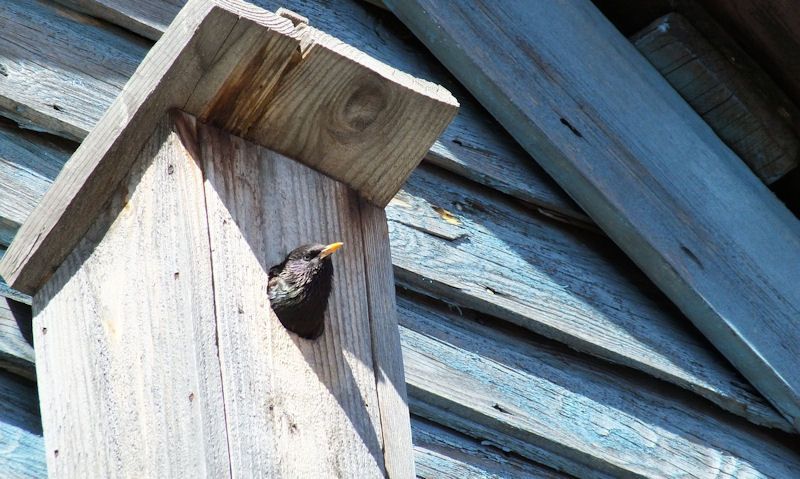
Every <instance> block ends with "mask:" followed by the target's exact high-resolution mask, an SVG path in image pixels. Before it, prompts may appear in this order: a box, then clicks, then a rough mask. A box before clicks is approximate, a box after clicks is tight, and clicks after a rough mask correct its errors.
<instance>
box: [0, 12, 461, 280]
mask: <svg viewBox="0 0 800 479" xmlns="http://www.w3.org/2000/svg"><path fill="white" fill-rule="evenodd" d="M173 25H174V28H173V29H172V30H170V31H168V32H167V33H166V34H165V37H164V38H163V39H162V40H163V41H160V42H159V43H158V44H157V45H156V46H155V47H154V48H153V49H152V50H151V51H150V52H149V53H148V56H147V58H145V60H144V61H143V62H142V64H141V66H140V68H139V69H138V70H137V73H136V74H135V75H134V76H133V79H132V81H131V82H130V83H129V84H128V85H127V87H126V89H125V90H124V91H123V92H122V93H121V95H120V97H118V98H117V100H115V103H114V105H112V106H111V107H110V109H109V110H108V112H107V113H106V115H105V116H104V119H103V120H101V122H100V123H98V127H97V128H96V129H95V130H93V133H92V135H90V136H89V137H88V138H87V139H86V140H85V141H84V142H83V143H82V144H81V147H79V148H78V150H77V151H76V153H75V155H74V157H73V159H72V160H71V161H70V162H69V164H68V165H67V167H66V168H65V170H63V172H62V175H61V177H60V179H59V180H57V181H56V184H55V186H54V188H53V189H52V190H51V191H50V192H49V193H48V195H47V196H46V197H45V198H44V199H43V201H42V203H41V205H42V206H41V207H40V209H39V210H38V212H34V213H33V214H32V219H31V220H30V221H29V222H28V223H27V224H26V226H25V227H24V228H23V230H22V232H21V233H20V235H19V236H20V238H21V239H20V240H19V244H18V245H14V244H12V246H11V247H10V248H9V250H8V253H7V254H6V256H5V257H4V260H3V263H2V264H0V271H2V272H3V273H4V274H3V276H4V277H5V278H6V280H7V281H8V282H9V284H11V285H12V286H14V287H16V288H17V289H20V290H22V291H25V292H32V291H34V290H35V289H36V288H37V287H38V286H39V285H41V283H42V282H43V281H45V280H46V278H47V277H48V276H49V275H50V274H51V273H52V270H53V268H54V267H56V266H57V265H58V264H59V263H60V261H61V260H62V259H63V257H64V256H65V254H66V253H67V252H68V251H69V249H70V248H71V247H72V246H73V245H74V243H75V242H76V241H77V239H78V238H79V237H80V235H81V234H82V233H83V232H84V231H85V230H86V228H88V224H89V222H90V221H91V219H92V216H93V213H95V212H96V208H97V206H96V205H98V204H102V203H103V202H104V201H105V199H106V198H107V196H108V195H109V194H110V193H109V192H110V188H111V186H109V185H114V184H116V182H117V181H119V177H120V175H122V174H124V172H125V171H126V167H127V166H128V165H129V164H130V161H131V160H130V157H131V155H132V153H131V152H135V151H136V150H137V145H138V144H140V143H141V140H142V136H143V135H145V134H146V132H148V131H149V130H150V128H151V127H152V122H153V115H158V114H163V112H164V111H166V110H167V109H168V108H169V107H171V106H179V107H182V108H184V109H185V110H186V111H188V112H191V113H193V114H196V115H199V116H200V117H201V118H203V119H206V120H209V121H211V122H212V123H214V124H216V125H220V126H223V127H225V128H226V129H229V130H231V131H233V132H234V133H238V134H242V135H243V136H245V137H246V138H249V139H255V140H256V141H257V142H258V143H260V144H263V145H266V146H268V147H270V148H271V149H273V150H276V151H279V152H283V153H288V154H290V155H291V156H292V157H293V158H295V159H297V160H298V161H302V162H303V163H305V164H309V165H311V166H313V167H314V168H316V169H318V170H320V171H322V172H324V173H326V174H328V175H330V176H331V177H333V178H336V179H338V180H340V181H342V182H343V183H345V184H347V185H349V186H351V187H352V188H354V189H355V190H356V191H358V193H359V194H360V195H362V196H363V197H365V198H366V199H368V200H369V201H372V202H373V203H376V204H378V205H379V206H383V205H385V204H386V202H388V201H389V199H390V198H391V197H392V196H393V195H394V193H396V191H397V189H398V188H399V187H400V185H401V184H402V182H403V181H404V180H405V178H406V177H407V176H408V174H409V173H410V171H411V170H412V169H413V168H414V167H415V166H416V165H417V164H418V163H419V161H420V160H421V158H422V155H423V154H424V152H425V151H427V149H428V148H429V147H430V145H431V144H432V143H433V141H434V140H435V139H436V137H437V136H438V135H439V133H440V132H441V130H442V129H444V127H445V126H446V125H447V123H448V122H449V121H450V119H451V118H452V116H453V115H455V112H456V109H457V102H456V101H455V99H454V98H453V97H452V96H451V95H450V93H449V92H447V90H445V89H444V88H442V87H439V86H438V85H434V84H431V83H429V82H426V81H423V80H419V79H416V78H414V77H411V76H410V75H408V74H405V73H402V72H399V71H397V70H394V69H392V68H391V67H388V66H386V65H384V64H382V63H380V62H378V61H376V60H374V59H372V58H370V57H368V56H367V55H366V54H363V53H360V52H358V51H357V50H355V49H353V48H352V47H349V46H347V45H345V44H343V43H341V42H340V41H338V40H336V39H334V38H332V37H329V36H327V35H325V34H323V33H321V32H318V31H316V30H314V29H312V28H310V27H306V28H303V27H298V30H299V33H298V32H296V31H295V30H294V26H293V25H292V24H291V22H289V21H288V20H286V19H283V18H281V17H278V16H276V15H274V14H272V13H270V12H267V11H266V10H263V9H260V8H258V7H255V6H253V5H251V4H247V3H244V2H242V1H239V0H217V2H216V3H215V2H211V1H209V0H194V1H193V2H191V3H189V4H187V6H186V7H185V8H184V9H183V10H182V11H181V13H180V18H179V19H176V21H175V22H174V24H173ZM300 35H303V39H302V40H301V39H299V36H300ZM300 44H302V46H303V47H304V50H303V52H302V55H300V52H298V51H297V50H298V45H300ZM287 69H288V71H285V70H287ZM279 80H280V84H279ZM342 80H345V81H342ZM276 131H280V134H278V135H277V136H276V135H275V132H276ZM112 158H113V162H112V161H111V159H112ZM365 172H369V173H365ZM93 208H94V209H93ZM76 211H81V214H80V216H79V218H80V219H75V218H68V217H71V216H73V214H74V213H75V212H76ZM3 264H5V266H3Z"/></svg>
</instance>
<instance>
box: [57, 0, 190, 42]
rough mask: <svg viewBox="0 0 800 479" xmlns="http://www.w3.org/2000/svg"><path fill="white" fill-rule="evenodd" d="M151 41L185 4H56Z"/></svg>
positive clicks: (80, 0)
mask: <svg viewBox="0 0 800 479" xmlns="http://www.w3.org/2000/svg"><path fill="white" fill-rule="evenodd" d="M56 1H57V2H58V3H61V4H62V5H66V6H68V7H71V8H73V9H75V10H77V11H79V12H81V13H85V14H87V15H91V16H93V17H97V18H102V19H103V20H106V21H108V22H110V23H113V24H115V25H119V26H121V27H122V28H125V29H128V30H130V31H132V32H134V33H137V34H139V35H141V36H143V37H145V38H149V39H150V40H153V41H155V40H158V39H159V38H160V37H161V34H163V33H164V30H166V29H167V27H168V26H169V23H170V22H171V21H172V19H173V18H175V15H177V14H178V11H180V9H181V7H182V6H183V5H184V4H185V3H186V0H136V1H135V2H132V1H130V0H56Z"/></svg>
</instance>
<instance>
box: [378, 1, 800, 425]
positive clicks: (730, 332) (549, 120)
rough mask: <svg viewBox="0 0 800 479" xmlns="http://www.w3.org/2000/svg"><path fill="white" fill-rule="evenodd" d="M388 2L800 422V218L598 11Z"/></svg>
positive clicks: (578, 5)
mask: <svg viewBox="0 0 800 479" xmlns="http://www.w3.org/2000/svg"><path fill="white" fill-rule="evenodd" d="M387 5H388V6H389V7H390V9H392V11H394V12H395V13H396V14H397V15H398V16H399V17H400V18H401V20H403V21H404V23H406V24H407V25H409V26H410V28H411V29H412V30H413V31H414V32H415V33H416V34H417V35H418V36H419V37H420V38H421V39H422V40H423V41H424V42H425V43H426V45H428V47H429V48H431V49H432V50H433V51H434V53H435V54H436V55H437V56H438V57H439V58H440V59H441V60H442V62H443V63H444V64H445V65H446V66H447V67H448V68H449V69H450V70H451V71H453V72H454V73H455V74H456V76H457V77H458V78H459V79H460V80H461V81H462V82H463V83H464V84H465V85H466V86H467V87H468V88H469V89H470V90H471V91H472V92H473V94H475V95H476V96H477V97H478V98H479V100H481V102H482V104H483V105H484V106H486V107H487V108H488V109H489V110H490V111H491V112H492V113H493V114H494V116H495V117H496V118H498V119H499V120H500V123H501V124H503V126H504V127H505V128H506V129H507V130H508V131H509V132H510V133H511V134H512V135H513V136H514V137H515V138H516V139H517V140H518V141H519V142H520V143H521V144H522V145H523V147H525V149H526V150H527V151H528V152H530V153H531V154H532V155H533V156H534V157H535V158H536V160H537V161H538V162H539V163H540V164H541V165H542V166H544V167H545V169H546V170H547V171H548V172H549V173H550V174H551V175H553V177H554V178H555V179H556V181H557V182H558V183H559V184H560V185H561V186H562V187H564V188H565V189H566V190H567V191H568V192H569V193H570V195H571V196H572V197H573V198H574V199H575V200H576V201H577V202H578V204H580V205H581V206H582V207H584V209H585V210H586V211H587V213H589V215H590V216H591V217H592V218H593V219H594V220H595V221H596V222H597V223H598V225H599V226H601V227H602V228H603V229H604V231H606V233H607V234H609V236H610V237H611V238H612V239H613V240H614V241H615V242H616V243H617V244H618V245H619V246H620V247H621V248H622V249H623V250H624V251H625V252H626V254H628V255H629V256H630V257H631V258H633V260H634V261H635V262H636V263H637V265H639V267H641V268H642V269H643V270H644V271H645V272H646V274H648V276H649V277H650V278H651V279H652V280H653V282H654V283H656V284H657V285H658V286H659V287H660V288H661V289H662V290H663V291H664V292H665V293H666V294H667V296H668V297H669V298H670V299H671V300H672V301H673V302H675V304H677V305H678V307H679V308H680V309H681V310H682V311H683V312H684V314H686V316H687V317H688V318H689V319H691V320H692V322H693V323H694V324H695V325H696V326H697V328H698V329H700V330H701V331H702V332H703V334H704V335H705V336H706V337H708V338H709V339H710V340H711V342H712V343H713V344H714V345H715V346H716V348H717V349H719V350H720V351H721V352H722V353H723V354H724V355H725V356H726V357H727V358H728V360H729V361H731V363H733V364H734V365H735V366H736V368H737V369H738V370H739V371H740V372H741V373H742V374H743V375H744V376H745V377H746V378H747V379H748V380H749V381H750V382H751V383H752V384H753V385H754V386H755V387H756V388H757V389H758V390H759V391H760V392H761V393H762V394H764V396H765V397H767V399H769V400H770V401H771V403H772V404H773V405H774V406H775V407H776V408H777V409H778V410H779V411H780V412H781V413H783V414H784V416H785V417H786V418H787V419H788V420H789V421H790V422H791V423H792V424H793V425H794V427H795V428H796V429H798V430H800V369H798V368H797V367H796V359H797V358H798V357H800V328H798V325H797V324H796V321H795V318H797V317H800V289H798V288H797V287H796V285H795V284H794V281H793V280H792V279H793V278H798V277H800V261H798V258H800V222H798V221H797V218H795V217H794V216H793V215H792V214H791V213H790V212H789V211H788V210H787V209H786V208H785V207H784V205H783V204H782V203H780V201H778V200H777V198H776V197H775V196H774V195H773V194H772V193H771V192H770V191H769V190H768V189H767V188H766V186H764V185H763V183H761V182H760V181H759V180H758V178H756V177H755V175H753V173H752V172H751V171H750V170H749V169H748V168H747V167H746V166H745V165H744V164H743V163H742V162H741V161H740V160H739V159H738V158H737V157H736V156H735V155H734V154H733V153H732V152H731V150H730V149H729V148H727V147H726V146H725V145H724V144H723V143H722V142H721V141H720V140H719V138H718V137H717V136H716V135H715V134H714V133H713V132H712V131H711V129H710V128H708V126H707V125H706V124H705V122H703V121H702V119H701V118H699V116H698V115H697V114H696V113H695V112H694V111H693V110H692V109H691V107H690V106H689V105H688V104H686V102H685V101H684V100H683V99H682V98H680V96H679V95H678V94H677V93H676V92H675V90H674V89H673V88H672V87H671V86H670V85H669V84H668V83H667V82H666V80H664V78H663V77H662V76H661V75H660V74H659V73H658V72H657V71H656V70H655V69H654V68H653V67H652V66H651V65H650V64H649V63H647V61H646V60H645V59H644V58H643V57H642V56H641V54H639V52H637V51H636V49H635V48H634V47H633V46H632V45H631V44H630V43H629V42H628V40H627V39H626V38H624V37H623V36H622V35H621V34H620V33H619V31H617V30H616V29H615V28H614V26H613V25H611V23H610V22H609V21H608V20H607V19H606V18H605V17H604V16H603V15H602V14H601V13H600V12H599V11H598V10H597V8H596V7H594V6H593V5H592V4H591V2H590V1H588V0H580V1H572V2H562V3H549V2H548V3H535V4H530V5H529V4H524V3H523V2H517V3H514V4H510V5H508V6H507V8H502V9H499V8H494V7H493V6H491V5H489V4H488V3H481V4H479V5H477V6H470V7H467V6H466V5H463V4H457V5H456V6H454V5H453V4H451V3H450V2H445V1H440V0H419V1H406V2H398V1H395V0H392V1H388V2H387ZM598 46H600V47H598ZM600 86H602V88H601V90H600V92H601V93H598V88H599V87H600ZM631 105H637V106H639V105H641V106H642V107H641V108H632V107H631ZM645 105H646V107H644V106H645ZM710 173H713V174H710Z"/></svg>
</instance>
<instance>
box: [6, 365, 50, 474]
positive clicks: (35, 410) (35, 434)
mask: <svg viewBox="0 0 800 479" xmlns="http://www.w3.org/2000/svg"><path fill="white" fill-rule="evenodd" d="M0 451H2V454H0V471H2V475H3V477H8V478H14V479H17V478H19V479H27V478H42V479H43V478H46V477H47V468H46V466H45V459H44V455H45V453H44V439H43V438H42V425H41V422H40V421H39V401H38V399H37V397H36V386H35V385H34V384H32V383H30V382H28V381H25V380H24V379H20V378H17V377H14V376H13V375H11V374H9V373H8V372H5V371H0Z"/></svg>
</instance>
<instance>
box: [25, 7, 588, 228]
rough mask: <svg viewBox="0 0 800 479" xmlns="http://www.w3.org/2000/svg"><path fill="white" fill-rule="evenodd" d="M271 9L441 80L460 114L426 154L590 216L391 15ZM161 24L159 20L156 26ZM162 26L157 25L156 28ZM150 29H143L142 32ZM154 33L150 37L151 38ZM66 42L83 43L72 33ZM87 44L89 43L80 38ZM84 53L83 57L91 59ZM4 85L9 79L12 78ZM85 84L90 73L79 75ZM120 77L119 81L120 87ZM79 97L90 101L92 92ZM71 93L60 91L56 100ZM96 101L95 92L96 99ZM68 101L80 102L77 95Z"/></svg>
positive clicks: (116, 11) (539, 204) (126, 13)
mask: <svg viewBox="0 0 800 479" xmlns="http://www.w3.org/2000/svg"><path fill="white" fill-rule="evenodd" d="M59 1H60V2H61V3H63V4H65V5H69V6H71V7H73V8H75V9H78V10H81V11H86V12H89V13H90V14H92V15H97V16H99V17H100V18H104V19H105V20H108V21H110V22H112V23H115V24H116V25H120V26H122V27H124V28H128V29H131V30H132V31H138V27H136V26H135V25H134V24H139V23H142V22H144V23H146V24H148V25H153V26H158V25H168V24H169V23H170V22H171V21H172V19H173V17H174V15H175V12H177V7H178V4H180V5H182V4H183V1H182V0H174V1H173V0H170V1H168V2H152V1H137V2H127V1H119V0H59ZM255 3H257V4H258V5H260V6H263V7H264V8H266V9H268V10H271V11H275V10H277V9H278V8H279V7H286V8H289V9H291V10H293V11H296V12H298V13H300V14H302V15H304V16H306V17H308V18H310V19H311V24H312V25H314V26H315V27H317V28H318V29H320V30H322V31H324V32H326V33H328V34H331V35H333V36H335V37H337V38H339V39H340V40H342V41H343V42H346V43H348V44H350V45H352V46H353V47H355V48H357V49H358V50H361V51H363V52H365V53H367V54H368V55H370V56H372V57H374V58H376V59H378V60H380V61H382V62H383V63H386V64H387V65H391V66H393V67H395V68H398V69H400V70H402V71H405V72H408V73H410V74H412V75H414V76H416V77H419V78H426V79H429V80H431V81H433V82H435V83H439V84H442V85H445V86H446V87H447V88H448V89H449V90H450V91H451V92H453V95H454V96H455V97H456V98H458V100H459V103H461V108H460V109H459V114H458V115H457V116H456V117H455V118H454V120H453V122H452V123H451V124H450V126H449V127H448V128H447V129H446V130H445V131H444V132H443V133H442V135H441V137H440V138H439V139H438V140H437V141H436V142H435V143H434V144H433V146H432V147H431V149H430V151H429V152H428V154H427V156H426V159H427V160H428V161H430V162H433V163H436V164H438V165H440V166H442V167H444V168H447V169H449V170H451V171H453V172H454V173H457V174H459V175H462V176H466V177H468V178H470V179H473V180H475V181H479V182H481V183H484V184H486V185H488V186H492V187H493V188H496V189H498V190H500V191H503V192H505V193H508V194H510V195H513V196H516V197H518V198H520V199H522V200H524V201H526V202H529V203H531V204H533V205H534V206H535V207H536V208H538V209H541V210H542V211H546V212H549V213H550V214H551V215H552V216H554V217H556V218H559V219H563V220H565V221H567V222H571V221H578V222H580V223H587V222H589V220H588V217H587V216H586V215H585V214H584V213H583V212H582V211H581V210H580V208H578V207H577V206H576V205H575V204H574V202H572V200H571V199H570V198H569V197H568V196H567V195H566V194H565V193H564V192H563V191H561V189H560V188H559V187H558V186H557V185H556V184H555V183H554V182H553V181H552V180H551V179H550V177H549V176H548V175H547V174H546V173H545V172H544V170H542V169H541V167H539V166H538V165H537V164H536V163H533V162H530V161H528V154H527V153H526V152H525V151H524V150H523V149H522V148H520V147H519V145H518V144H517V143H516V142H515V141H514V140H513V139H512V138H511V137H510V136H509V135H508V134H507V133H506V132H505V131H504V130H503V129H502V127H500V126H499V125H498V124H497V122H496V121H495V120H493V119H492V118H491V117H490V115H489V114H488V113H487V112H486V111H485V110H484V109H483V108H482V107H481V106H480V105H479V104H478V103H477V102H476V101H475V100H474V99H473V98H472V97H471V95H470V94H469V93H468V92H467V91H466V90H465V89H464V88H463V87H462V86H461V85H460V84H459V83H458V82H457V81H456V80H455V79H453V78H452V76H451V75H450V74H449V73H447V71H446V70H444V68H442V67H441V66H440V65H439V64H438V62H437V61H436V60H435V59H434V58H433V57H432V56H431V55H430V53H428V52H427V51H426V50H425V48H424V47H423V46H422V45H420V44H419V42H418V41H417V40H416V39H414V38H413V36H412V35H411V34H410V33H409V32H408V31H407V30H406V29H405V27H403V26H402V25H401V24H399V22H398V21H397V20H396V19H394V18H393V17H392V16H391V15H389V14H387V13H386V12H383V13H382V14H378V13H376V12H375V11H374V9H368V8H365V7H364V6H362V5H360V4H358V2H355V1H352V0H333V1H329V2H306V1H302V0H287V1H285V2H283V1H272V0H259V1H256V2H255ZM157 28H162V27H157ZM160 34H161V30H159V32H158V35H160ZM146 36H149V35H146ZM155 36H157V35H154V36H151V38H153V39H155V38H154V37H155ZM37 42H38V43H40V44H42V45H51V48H58V47H59V45H60V44H53V42H52V40H51V39H50V38H48V37H47V36H44V35H43V36H41V37H40V38H37ZM69 44H70V45H84V44H85V40H84V39H83V38H82V37H81V36H80V35H76V36H74V37H71V38H70V39H69ZM86 48H90V45H88V44H87V46H86ZM90 60H91V59H88V58H87V59H85V60H84V61H90ZM11 85H14V84H13V83H12V84H11ZM82 85H84V86H85V87H86V89H87V91H89V92H91V88H92V79H91V78H87V79H86V81H85V82H83V83H82ZM122 86H123V84H122V83H120V84H119V85H118V88H119V89H121V88H122ZM85 98H86V99H87V100H90V101H94V98H93V97H92V96H91V94H87V95H85ZM66 100H70V98H64V99H63V100H62V101H66ZM100 100H101V101H102V99H100ZM70 108H71V109H78V110H87V109H90V110H91V108H87V107H85V106H84V104H83V103H82V102H81V101H75V103H74V107H72V106H71V107H70Z"/></svg>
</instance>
